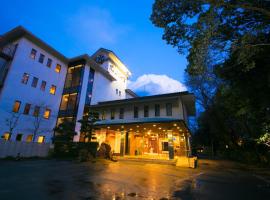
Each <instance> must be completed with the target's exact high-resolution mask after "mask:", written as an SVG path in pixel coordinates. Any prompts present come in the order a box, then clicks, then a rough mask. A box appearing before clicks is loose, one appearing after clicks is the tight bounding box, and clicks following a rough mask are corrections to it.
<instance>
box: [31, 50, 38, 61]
mask: <svg viewBox="0 0 270 200" xmlns="http://www.w3.org/2000/svg"><path fill="white" fill-rule="evenodd" d="M36 55H37V50H35V49H32V50H31V54H30V58H32V59H34V60H35V58H36Z"/></svg>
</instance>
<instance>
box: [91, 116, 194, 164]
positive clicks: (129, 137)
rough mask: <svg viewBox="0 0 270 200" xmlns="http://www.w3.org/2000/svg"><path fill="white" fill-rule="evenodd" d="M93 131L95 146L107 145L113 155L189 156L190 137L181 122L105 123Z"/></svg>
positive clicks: (168, 120)
mask: <svg viewBox="0 0 270 200" xmlns="http://www.w3.org/2000/svg"><path fill="white" fill-rule="evenodd" d="M95 127H96V131H95V135H96V138H97V139H96V140H97V142H99V144H101V143H103V142H105V143H107V144H109V145H110V146H111V148H112V151H113V152H114V154H115V155H119V156H136V157H145V158H149V157H150V158H159V159H173V158H174V157H175V156H188V155H189V153H190V143H189V137H190V133H189V131H188V129H187V128H186V125H185V123H184V122H183V121H179V120H170V119H164V120H163V121H162V120H161V119H159V121H157V120H156V121H155V122H153V121H152V122H151V121H147V122H126V123H123V122H122V123H118V121H116V122H114V123H112V121H110V123H108V122H106V120H104V121H100V122H98V123H97V124H96V125H95Z"/></svg>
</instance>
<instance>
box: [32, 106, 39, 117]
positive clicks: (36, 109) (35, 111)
mask: <svg viewBox="0 0 270 200" xmlns="http://www.w3.org/2000/svg"><path fill="white" fill-rule="evenodd" d="M39 111H40V106H35V108H34V112H33V116H35V117H37V116H38V115H39Z"/></svg>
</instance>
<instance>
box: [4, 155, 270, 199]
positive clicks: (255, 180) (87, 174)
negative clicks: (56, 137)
mask: <svg viewBox="0 0 270 200" xmlns="http://www.w3.org/2000/svg"><path fill="white" fill-rule="evenodd" d="M269 180H270V179H269V176H268V174H267V170H257V169H256V170H250V169H247V168H246V167H245V166H243V165H239V164H235V163H232V162H226V161H207V160H204V161H200V167H199V168H198V169H185V168H178V167H175V166H170V165H161V164H150V163H149V164H145V163H140V162H127V161H121V162H109V161H97V162H95V163H92V162H87V163H77V162H71V161H57V160H33V161H0V199H1V200H5V199H9V200H10V199H27V200H32V199H33V200H34V199H35V200H43V199H44V200H45V199H46V200H50V199H52V200H54V199H61V200H62V199H68V200H69V199H71V200H72V199H74V200H75V199H89V200H90V199H108V200H110V199H163V200H165V199H215V200H218V199H245V200H247V199H260V200H262V199H269V197H270V181H269Z"/></svg>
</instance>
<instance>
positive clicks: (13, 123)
mask: <svg viewBox="0 0 270 200" xmlns="http://www.w3.org/2000/svg"><path fill="white" fill-rule="evenodd" d="M20 116H21V114H20V113H15V112H11V113H10V117H9V118H6V125H7V127H8V132H9V138H8V140H9V139H10V138H11V136H12V134H13V131H14V129H15V128H16V127H17V125H18V122H19V119H20Z"/></svg>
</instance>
